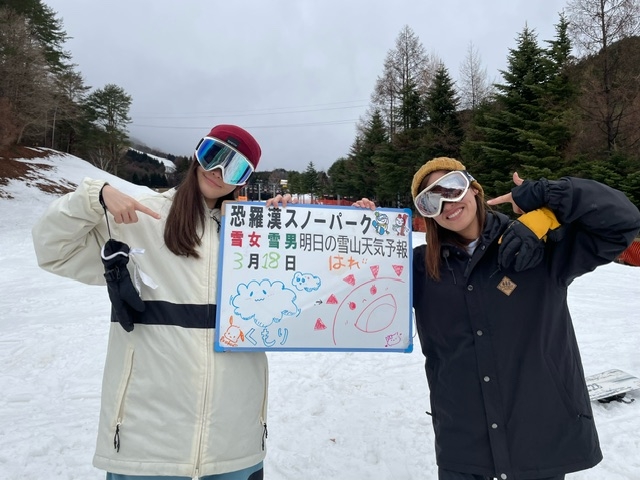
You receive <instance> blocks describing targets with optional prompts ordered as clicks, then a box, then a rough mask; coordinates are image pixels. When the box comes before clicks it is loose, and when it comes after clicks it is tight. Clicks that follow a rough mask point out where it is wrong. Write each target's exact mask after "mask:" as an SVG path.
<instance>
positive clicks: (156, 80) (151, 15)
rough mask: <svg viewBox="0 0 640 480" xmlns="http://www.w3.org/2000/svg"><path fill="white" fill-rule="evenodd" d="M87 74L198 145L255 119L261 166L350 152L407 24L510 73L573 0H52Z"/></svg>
mask: <svg viewBox="0 0 640 480" xmlns="http://www.w3.org/2000/svg"><path fill="white" fill-rule="evenodd" d="M44 3H46V4H47V5H49V6H50V7H51V8H52V9H53V10H54V11H56V12H57V13H58V17H59V18H61V19H62V21H63V26H64V29H65V30H66V32H67V34H68V35H69V36H70V37H73V38H71V39H70V40H69V41H68V42H67V44H66V49H67V50H69V51H70V53H71V54H72V56H73V62H74V63H76V64H77V65H78V66H77V70H78V71H79V72H80V73H81V74H82V75H83V77H84V79H85V82H86V84H87V85H90V86H91V87H93V88H102V87H104V86H105V85H106V84H108V83H114V84H116V85H118V86H120V87H122V88H123V89H124V90H125V91H126V92H127V93H128V94H129V95H131V97H132V98H133V102H132V105H131V111H130V114H131V118H132V120H133V123H132V124H131V125H130V127H129V131H130V135H131V136H132V137H133V138H136V139H139V140H141V141H143V142H144V143H146V144H147V145H148V146H150V147H154V148H157V149H159V150H162V151H164V152H167V153H172V154H175V155H191V154H192V153H193V148H194V147H195V145H196V144H197V142H198V140H200V138H201V137H202V136H203V135H205V134H206V133H208V132H209V130H210V129H211V127H213V126H214V125H216V124H218V123H235V124H237V125H240V126H242V127H244V128H246V129H247V130H249V131H250V132H251V133H252V134H253V135H254V136H255V137H256V139H257V140H258V142H259V143H260V144H261V146H262V152H263V155H262V160H261V164H260V166H259V167H258V170H273V169H274V168H286V169H287V170H298V171H303V170H304V169H305V168H306V167H307V165H308V164H309V162H313V163H314V165H315V167H316V169H318V170H326V169H328V168H329V167H330V166H331V164H332V163H333V162H334V161H335V160H337V159H338V158H339V157H341V156H345V155H347V153H348V152H349V148H350V146H351V145H352V143H353V140H354V138H355V134H356V122H357V120H358V119H359V118H360V117H362V116H363V115H364V114H365V112H366V110H367V107H368V105H369V102H370V96H371V93H372V92H373V89H374V85H375V82H376V78H377V77H378V76H379V75H381V74H382V70H383V62H384V58H385V56H386V54H387V52H388V51H389V50H391V49H393V48H394V46H395V40H396V37H397V36H398V34H399V32H400V30H401V29H402V28H403V27H404V26H405V25H408V26H409V27H410V28H411V29H412V30H413V31H414V32H415V34H416V35H417V36H418V37H419V39H420V41H421V42H422V44H423V46H424V47H425V50H426V53H428V54H430V53H434V54H435V55H437V56H438V57H440V58H441V59H442V60H443V61H444V62H445V65H446V66H447V68H448V69H449V72H450V74H451V76H452V77H453V78H454V79H457V78H458V76H459V71H460V65H461V63H462V62H463V61H464V59H465V57H466V55H467V50H468V47H469V43H470V42H473V45H474V47H475V48H476V49H477V51H478V53H479V55H480V57H481V59H482V62H483V64H484V66H485V67H486V68H487V74H488V77H489V79H495V80H498V81H500V80H501V77H500V75H499V70H500V69H504V67H505V65H506V58H507V55H508V50H509V48H513V47H515V39H516V37H517V35H518V34H519V33H520V32H521V31H522V29H523V28H524V26H525V24H526V25H528V26H529V27H530V28H532V29H534V30H535V31H536V32H537V34H538V40H539V42H540V44H541V45H543V41H544V40H549V39H552V38H553V36H554V25H555V24H556V23H557V22H558V14H559V12H560V11H561V10H562V9H563V8H564V6H565V5H566V0H534V1H532V0H448V1H446V2H443V1H442V0H437V1H436V0H262V1H260V0H253V1H251V0H227V1H217V0H126V1H125V0H44Z"/></svg>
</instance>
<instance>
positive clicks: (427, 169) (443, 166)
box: [411, 157, 484, 200]
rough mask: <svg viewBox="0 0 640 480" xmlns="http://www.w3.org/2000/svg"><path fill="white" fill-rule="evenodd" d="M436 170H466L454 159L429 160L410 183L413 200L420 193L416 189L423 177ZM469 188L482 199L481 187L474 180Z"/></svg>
mask: <svg viewBox="0 0 640 480" xmlns="http://www.w3.org/2000/svg"><path fill="white" fill-rule="evenodd" d="M438 170H446V171H449V172H452V171H454V170H466V168H465V166H464V165H463V164H462V163H461V162H459V161H458V160H456V159H455V158H449V157H437V158H434V159H433V160H429V161H428V162H427V163H425V164H424V165H423V166H422V167H420V169H419V170H418V171H417V172H416V174H415V175H414V176H413V182H411V196H412V197H413V199H414V200H415V198H416V195H418V193H420V192H419V191H418V189H419V188H420V184H421V183H422V181H423V180H424V179H425V177H426V176H427V175H429V174H430V173H432V172H437V171H438ZM471 186H472V187H473V188H475V189H476V190H478V195H480V199H482V198H484V190H482V187H481V186H480V184H479V183H478V182H477V181H476V180H474V181H473V182H471Z"/></svg>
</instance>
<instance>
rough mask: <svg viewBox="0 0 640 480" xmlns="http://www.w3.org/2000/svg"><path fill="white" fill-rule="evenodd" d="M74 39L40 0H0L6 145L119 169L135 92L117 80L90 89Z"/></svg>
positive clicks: (0, 97)
mask: <svg viewBox="0 0 640 480" xmlns="http://www.w3.org/2000/svg"><path fill="white" fill-rule="evenodd" d="M67 39H68V37H67V34H66V32H65V31H64V29H63V26H62V22H61V20H60V19H58V18H57V17H56V13H55V12H54V11H53V10H52V9H51V8H50V7H48V6H47V5H45V4H44V3H43V2H42V1H41V0H0V147H7V146H11V145H21V144H22V145H38V146H44V147H49V148H53V149H56V150H59V151H63V152H68V153H73V154H74V155H77V156H79V157H82V158H85V159H86V160H88V161H90V162H91V163H93V164H94V165H96V166H98V167H99V168H101V169H103V170H105V171H108V172H111V173H114V174H115V175H118V174H119V170H120V169H121V168H122V167H123V165H124V164H125V163H126V159H125V154H126V152H127V150H128V147H129V138H128V132H127V125H128V124H129V123H130V122H131V120H130V118H129V108H130V106H131V101H132V99H131V96H130V95H128V94H127V93H126V92H125V91H124V89H122V88H121V87H119V86H117V85H113V84H107V85H105V86H104V87H102V88H99V89H95V90H93V91H90V90H91V87H89V86H87V85H86V84H85V82H84V79H83V77H82V75H81V74H80V72H78V71H77V69H76V67H77V66H76V65H74V64H73V63H72V62H71V58H72V57H71V54H70V53H69V52H67V51H66V50H64V43H65V41H66V40H67ZM120 173H122V172H120Z"/></svg>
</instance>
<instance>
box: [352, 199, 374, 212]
mask: <svg viewBox="0 0 640 480" xmlns="http://www.w3.org/2000/svg"><path fill="white" fill-rule="evenodd" d="M351 206H352V207H360V208H368V209H369V210H375V209H376V203H375V202H374V201H373V200H369V199H368V198H361V199H360V200H358V201H357V202H353V203H352V204H351Z"/></svg>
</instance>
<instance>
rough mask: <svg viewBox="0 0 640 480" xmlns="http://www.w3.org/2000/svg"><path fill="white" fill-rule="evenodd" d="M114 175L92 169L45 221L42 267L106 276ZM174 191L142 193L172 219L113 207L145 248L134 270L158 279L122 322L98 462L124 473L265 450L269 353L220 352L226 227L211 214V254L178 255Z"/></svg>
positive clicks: (209, 468) (227, 466) (95, 280)
mask: <svg viewBox="0 0 640 480" xmlns="http://www.w3.org/2000/svg"><path fill="white" fill-rule="evenodd" d="M103 185H104V182H103V181H98V180H91V179H85V180H84V181H83V182H82V183H81V185H80V186H79V187H78V189H77V190H76V191H75V192H73V193H70V194H67V195H65V196H63V197H61V198H59V199H58V200H56V201H54V202H53V203H52V205H51V206H50V207H49V209H48V210H47V212H46V213H45V215H44V216H43V217H42V218H41V219H40V220H39V221H38V223H37V224H36V225H35V226H34V228H33V241H34V245H35V249H36V254H37V257H38V263H39V265H40V266H41V267H42V268H44V269H46V270H48V271H50V272H52V273H55V274H58V275H62V276H65V277H70V278H73V279H76V280H78V281H80V282H83V283H87V284H92V285H104V284H105V280H104V276H103V275H104V267H103V264H102V262H101V259H100V250H101V248H102V246H103V245H104V243H105V242H106V241H107V239H108V233H107V226H106V222H105V217H104V210H103V209H102V207H101V205H100V203H99V200H98V196H99V192H100V189H101V188H102V186H103ZM174 193H175V190H170V191H169V192H167V193H164V194H162V195H160V194H158V195H154V196H149V197H147V198H143V199H140V200H139V201H140V202H141V203H143V204H144V205H146V206H148V207H149V208H151V209H152V210H154V211H156V212H157V213H159V214H160V215H161V216H162V219H160V220H156V219H154V218H152V217H149V216H147V215H145V214H141V213H139V214H138V218H139V221H138V222H137V223H135V224H129V225H116V224H115V222H114V221H113V217H111V216H110V223H109V224H110V226H111V233H112V236H113V238H114V239H116V240H119V241H121V242H124V243H126V244H128V245H129V246H130V247H131V248H132V249H133V248H143V249H145V252H144V254H142V255H134V256H133V260H132V261H130V262H129V264H128V267H129V270H130V272H131V276H132V278H134V265H133V263H134V261H135V263H136V264H137V265H138V266H139V267H140V270H142V271H143V272H144V273H145V274H147V275H148V276H149V277H151V279H153V281H154V282H155V283H156V284H157V288H156V289H152V288H149V287H148V286H146V285H144V284H141V292H140V294H141V297H142V299H143V300H144V302H145V312H144V314H143V318H142V323H136V325H135V328H134V330H133V331H132V332H130V333H127V332H126V331H125V330H124V329H123V328H122V327H121V326H120V324H119V323H117V322H112V323H111V328H110V332H109V344H108V351H107V358H106V362H105V370H104V378H103V383H102V407H101V412H100V423H99V429H98V440H97V446H96V454H95V456H94V459H93V463H94V465H95V466H96V467H98V468H101V469H104V470H107V471H110V472H113V473H120V474H128V475H175V476H187V477H190V476H196V475H200V476H204V475H211V474H217V473H224V472H230V471H235V470H240V469H243V468H246V467H250V466H252V465H255V464H257V463H259V462H261V461H262V460H263V459H264V456H265V437H266V411H267V384H268V369H267V358H266V355H265V354H264V353H255V352H251V353H242V352H228V353H218V352H214V351H213V338H214V324H215V303H216V290H217V285H216V280H217V278H216V277H217V272H218V249H219V237H218V235H219V233H218V225H217V223H216V222H215V221H214V220H213V219H210V218H208V219H207V221H206V222H205V223H206V225H205V228H204V232H203V235H202V245H201V246H200V247H199V248H198V253H199V254H200V258H199V259H193V258H185V257H178V256H176V255H174V254H173V253H171V252H170V251H169V250H168V249H167V247H166V246H165V245H164V240H163V232H164V224H165V219H166V218H167V215H168V213H169V208H170V207H171V202H172V198H173V195H174ZM104 294H105V296H107V290H106V288H105V292H104ZM69 308H70V310H71V311H72V309H73V306H71V305H70V306H69ZM105 321H106V319H105ZM118 442H119V449H118V448H116V447H115V446H114V444H117V443H118Z"/></svg>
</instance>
